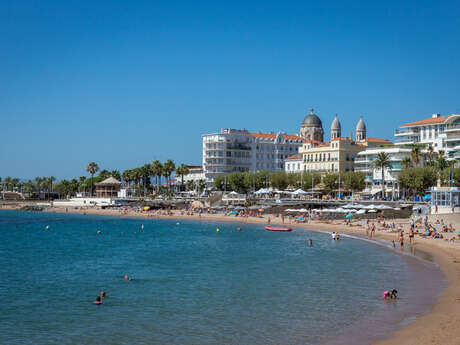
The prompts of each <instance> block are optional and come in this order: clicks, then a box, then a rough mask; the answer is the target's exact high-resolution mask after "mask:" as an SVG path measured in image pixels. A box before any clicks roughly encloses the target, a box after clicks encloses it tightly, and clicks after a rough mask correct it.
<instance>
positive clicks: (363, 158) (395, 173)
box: [355, 146, 411, 197]
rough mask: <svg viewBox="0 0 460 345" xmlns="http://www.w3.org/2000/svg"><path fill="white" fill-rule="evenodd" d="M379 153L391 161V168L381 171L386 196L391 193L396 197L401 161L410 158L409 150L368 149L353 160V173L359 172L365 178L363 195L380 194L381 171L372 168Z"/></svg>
mask: <svg viewBox="0 0 460 345" xmlns="http://www.w3.org/2000/svg"><path fill="white" fill-rule="evenodd" d="M381 152H384V153H386V154H387V155H388V157H389V159H390V161H391V167H390V168H385V169H384V171H383V176H384V180H385V192H386V194H387V195H386V196H389V195H390V193H392V195H395V196H396V197H398V196H399V184H398V177H399V173H400V172H401V169H402V164H401V161H402V160H403V159H404V158H406V157H410V156H411V149H409V148H404V147H397V146H393V147H378V148H368V149H367V150H365V151H361V152H359V153H358V155H357V157H356V159H355V171H361V172H363V173H364V174H365V176H366V177H365V181H366V188H365V189H364V191H363V193H365V194H371V195H375V194H378V193H381V192H382V170H381V169H378V168H376V167H375V166H374V160H375V159H376V158H377V156H378V154H379V153H381Z"/></svg>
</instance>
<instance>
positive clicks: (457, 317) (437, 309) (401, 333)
mask: <svg viewBox="0 0 460 345" xmlns="http://www.w3.org/2000/svg"><path fill="white" fill-rule="evenodd" d="M46 212H51V213H64V214H65V213H70V214H73V213H75V214H88V215H101V216H115V217H120V218H137V219H151V220H153V219H169V220H177V221H180V220H181V219H182V220H195V221H196V220H198V221H216V222H232V223H238V224H245V223H247V224H261V225H263V224H267V221H268V217H270V220H271V222H270V224H273V225H286V226H288V225H289V226H292V227H296V228H302V229H309V230H314V231H320V232H331V231H336V232H340V233H346V234H352V235H359V236H364V237H365V235H366V231H365V229H364V228H363V227H362V226H353V227H348V226H345V225H343V224H325V223H321V222H318V221H310V222H308V223H287V222H285V223H284V224H283V222H282V221H281V219H280V218H277V217H274V216H273V215H265V216H264V217H262V218H254V217H250V218H240V217H234V216H225V215H222V214H217V215H213V214H203V215H201V216H197V215H193V216H191V215H181V214H173V215H161V214H156V215H151V214H146V213H144V212H135V211H130V212H127V213H121V212H120V211H116V210H102V209H88V210H81V209H78V210H75V209H71V210H67V212H66V210H65V209H61V208H52V209H49V210H47V211H46ZM395 222H399V223H407V225H408V220H401V219H399V220H395ZM404 230H407V228H406V226H405V225H404ZM405 233H406V237H407V233H408V231H405ZM397 236H398V235H397V234H395V233H388V232H382V231H376V233H375V237H376V238H381V239H384V240H390V241H391V240H397ZM406 243H409V241H408V238H407V242H406ZM413 246H414V248H416V249H419V250H421V251H423V252H426V253H429V254H430V255H432V256H433V258H434V260H435V262H436V263H437V264H438V265H439V268H440V270H441V271H442V272H443V274H444V276H445V279H446V280H447V282H448V286H447V287H446V288H445V289H444V290H443V291H442V295H441V297H440V298H439V299H438V301H437V303H436V304H434V305H433V306H431V308H430V310H428V311H427V313H426V314H424V315H421V316H417V317H416V319H415V320H414V321H412V322H410V323H409V324H407V325H404V326H402V327H401V328H399V329H398V330H396V331H394V332H393V333H392V334H388V338H387V339H384V340H378V341H375V342H373V344H374V345H396V344H402V345H406V344H407V345H415V344H418V345H425V344H426V345H428V344H440V345H441V344H442V345H450V344H452V345H454V344H456V345H458V344H459V341H458V339H460V328H459V327H458V325H459V324H460V242H458V241H457V242H456V243H450V242H446V241H444V240H436V239H425V238H419V237H416V240H415V244H414V245H413Z"/></svg>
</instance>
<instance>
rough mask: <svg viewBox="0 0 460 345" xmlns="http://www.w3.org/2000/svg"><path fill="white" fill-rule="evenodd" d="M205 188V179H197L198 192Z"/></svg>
mask: <svg viewBox="0 0 460 345" xmlns="http://www.w3.org/2000/svg"><path fill="white" fill-rule="evenodd" d="M205 188H206V181H205V180H203V179H199V180H198V190H199V191H200V193H203V191H204V190H205Z"/></svg>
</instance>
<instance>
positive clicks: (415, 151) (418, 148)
mask: <svg viewBox="0 0 460 345" xmlns="http://www.w3.org/2000/svg"><path fill="white" fill-rule="evenodd" d="M411 146H412V152H411V153H410V155H411V157H412V161H413V162H414V164H415V166H416V167H417V166H418V163H420V160H421V156H422V148H423V146H424V145H420V144H413V145H411Z"/></svg>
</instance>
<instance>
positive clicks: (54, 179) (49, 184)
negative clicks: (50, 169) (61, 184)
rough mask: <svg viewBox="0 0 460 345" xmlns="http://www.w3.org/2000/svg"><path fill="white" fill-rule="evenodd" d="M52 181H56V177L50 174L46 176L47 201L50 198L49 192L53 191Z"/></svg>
mask: <svg viewBox="0 0 460 345" xmlns="http://www.w3.org/2000/svg"><path fill="white" fill-rule="evenodd" d="M54 181H56V177H54V176H50V177H48V179H47V180H46V182H47V184H48V201H50V200H51V198H50V196H51V194H50V193H52V192H53V182H54Z"/></svg>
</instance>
